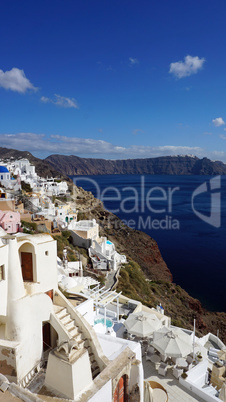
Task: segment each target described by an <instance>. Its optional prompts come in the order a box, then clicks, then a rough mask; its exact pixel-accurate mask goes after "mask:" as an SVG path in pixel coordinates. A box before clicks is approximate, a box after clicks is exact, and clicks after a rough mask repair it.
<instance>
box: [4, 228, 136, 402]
mask: <svg viewBox="0 0 226 402" xmlns="http://www.w3.org/2000/svg"><path fill="white" fill-rule="evenodd" d="M80 299H81V298H79V300H80ZM86 315H87V316H89V317H90V318H89V321H92V316H93V300H92V299H89V298H87V297H85V296H83V302H81V300H80V302H78V304H77V307H75V308H74V307H73V305H72V304H71V303H70V301H69V300H68V299H66V298H65V297H64V296H63V294H62V293H61V292H60V291H59V289H58V285H57V254H56V241H54V240H53V239H52V237H51V236H50V235H46V234H40V235H34V236H31V235H24V234H21V235H20V236H16V237H15V236H9V235H5V232H4V231H2V230H1V232H0V373H1V374H3V375H4V376H6V377H7V378H8V380H9V381H13V382H15V383H16V384H20V385H21V386H22V387H24V388H26V387H27V386H28V385H29V384H30V387H31V388H32V386H33V387H35V390H36V391H35V393H37V394H38V391H39V386H40V387H43V386H44V390H46V392H49V391H51V392H52V393H53V395H54V394H55V395H57V396H58V397H61V398H69V399H73V400H75V401H78V400H80V401H81V400H84V401H93V402H94V401H106V402H108V401H109V402H110V401H112V399H114V398H116V397H117V395H118V392H119V391H120V392H123V393H124V394H125V397H126V398H128V396H129V394H130V393H132V392H136V393H137V396H138V400H140V401H142V400H143V369H142V363H141V348H140V345H139V344H137V343H134V342H130V341H128V340H118V339H113V337H112V339H110V338H109V336H108V335H101V336H100V337H98V336H97V334H96V332H95V331H94V329H93V327H92V326H91V325H90V323H89V322H88V321H87V320H86V319H85V318H84V316H86ZM101 344H102V345H103V348H102V347H101ZM103 349H104V351H103ZM45 359H46V360H47V368H46V369H45V368H42V364H43V362H44V361H45ZM37 373H39V381H37V383H36V374H37ZM62 373H63V375H62ZM40 378H42V380H43V381H41V380H40ZM40 381H41V382H42V384H41V385H40ZM14 388H15V389H16V387H14ZM31 388H30V389H31ZM15 392H16V391H15ZM19 392H20V394H21V392H23V389H22V388H20V389H19ZM24 392H25V391H24ZM26 392H27V391H26ZM42 392H44V391H42ZM28 400H29V399H28Z"/></svg>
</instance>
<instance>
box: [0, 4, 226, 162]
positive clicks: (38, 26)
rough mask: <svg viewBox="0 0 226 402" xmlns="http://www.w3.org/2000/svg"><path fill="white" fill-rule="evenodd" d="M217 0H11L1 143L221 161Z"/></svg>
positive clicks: (224, 139) (0, 26) (224, 30)
mask: <svg viewBox="0 0 226 402" xmlns="http://www.w3.org/2000/svg"><path fill="white" fill-rule="evenodd" d="M225 15H226V3H225V1H224V0H216V1H210V0H199V1H197V0H196V1H193V0H190V1H189V2H185V1H181V0H171V1H169V0H162V1H161V2H160V1H151V0H149V1H148V0H147V1H144V0H140V1H135V0H130V1H127V0H120V1H119V0H111V1H109V0H99V1H95V0H87V1H86V0H66V1H65V0H64V1H63V0H61V1H59V0H54V1H53V0H48V1H43V0H39V1H38V2H34V1H30V0H29V1H27V0H23V1H21V2H19V1H15V0H12V1H10V2H3V4H2V5H1V12H0V33H1V46H0V122H1V124H0V146H2V147H4V146H5V147H8V148H16V149H20V150H27V151H30V152H32V153H33V154H34V155H36V156H38V157H40V158H44V157H46V156H48V155H49V154H52V153H59V154H67V155H71V154H74V155H78V156H82V157H98V158H111V159H119V158H120V159H125V158H135V157H141V158H143V157H155V156H161V155H177V154H194V155H197V156H199V157H204V156H207V157H209V158H211V159H213V160H222V161H224V162H226V124H225V123H226V96H225V95H226V80H225V76H226V53H225V44H226V24H225Z"/></svg>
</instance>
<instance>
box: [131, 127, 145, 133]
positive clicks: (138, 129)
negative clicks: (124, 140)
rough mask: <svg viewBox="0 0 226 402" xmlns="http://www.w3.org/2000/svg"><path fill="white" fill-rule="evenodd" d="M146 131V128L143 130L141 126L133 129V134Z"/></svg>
mask: <svg viewBox="0 0 226 402" xmlns="http://www.w3.org/2000/svg"><path fill="white" fill-rule="evenodd" d="M143 132H144V130H141V129H140V128H135V129H134V130H133V134H134V135H137V134H140V133H141V134H142V133H143Z"/></svg>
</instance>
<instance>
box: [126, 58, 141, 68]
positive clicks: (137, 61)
mask: <svg viewBox="0 0 226 402" xmlns="http://www.w3.org/2000/svg"><path fill="white" fill-rule="evenodd" d="M129 62H130V65H131V66H134V65H135V64H139V63H140V62H139V60H138V59H134V58H133V57H129Z"/></svg>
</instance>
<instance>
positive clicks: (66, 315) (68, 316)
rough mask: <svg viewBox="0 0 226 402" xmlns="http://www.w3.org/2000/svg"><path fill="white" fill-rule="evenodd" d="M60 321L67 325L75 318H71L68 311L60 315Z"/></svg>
mask: <svg viewBox="0 0 226 402" xmlns="http://www.w3.org/2000/svg"><path fill="white" fill-rule="evenodd" d="M60 321H61V323H62V324H63V325H66V324H67V323H69V322H70V321H73V320H72V319H71V316H70V314H68V313H67V314H65V315H64V316H63V317H60Z"/></svg>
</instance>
